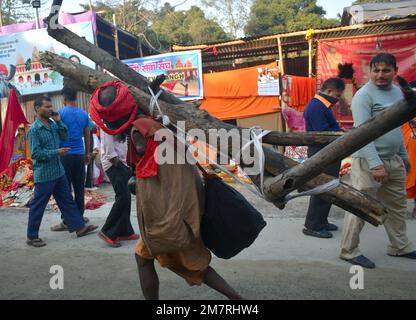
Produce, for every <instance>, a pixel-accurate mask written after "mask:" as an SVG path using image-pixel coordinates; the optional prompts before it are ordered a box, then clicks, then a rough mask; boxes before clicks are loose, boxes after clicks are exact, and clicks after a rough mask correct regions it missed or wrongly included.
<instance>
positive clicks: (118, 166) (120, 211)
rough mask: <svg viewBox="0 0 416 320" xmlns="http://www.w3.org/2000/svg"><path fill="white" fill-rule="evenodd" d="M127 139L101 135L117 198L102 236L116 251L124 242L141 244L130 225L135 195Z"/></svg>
mask: <svg viewBox="0 0 416 320" xmlns="http://www.w3.org/2000/svg"><path fill="white" fill-rule="evenodd" d="M126 157H127V141H126V136H124V135H116V136H111V135H109V134H107V133H105V132H104V131H102V133H101V163H102V165H103V168H104V171H105V172H106V174H107V176H108V178H109V179H110V182H111V184H112V186H113V188H114V192H115V194H116V197H115V202H114V204H113V207H112V208H111V211H110V213H109V215H108V217H107V220H106V222H105V224H104V226H103V227H102V229H101V231H100V232H99V233H98V236H99V237H100V238H101V239H103V240H104V241H105V242H107V243H108V244H109V245H110V246H112V247H119V246H120V245H121V244H120V241H123V240H137V239H138V238H139V236H138V235H136V234H135V233H134V230H133V227H132V226H131V222H130V211H131V195H130V191H129V189H128V180H129V179H130V176H131V172H130V168H129V167H128V165H127V162H126Z"/></svg>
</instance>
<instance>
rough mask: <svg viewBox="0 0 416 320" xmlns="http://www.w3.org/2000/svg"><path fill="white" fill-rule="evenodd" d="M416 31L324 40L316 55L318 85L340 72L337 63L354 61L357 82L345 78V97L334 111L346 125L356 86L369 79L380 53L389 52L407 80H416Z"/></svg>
mask: <svg viewBox="0 0 416 320" xmlns="http://www.w3.org/2000/svg"><path fill="white" fill-rule="evenodd" d="M415 49H416V32H414V31H413V32H403V33H395V34H386V35H378V36H364V37H353V38H348V39H346V38H344V39H332V40H321V41H319V46H318V56H317V64H316V69H317V85H318V88H320V87H321V85H322V83H323V82H324V81H325V80H326V79H328V78H331V77H336V76H337V75H338V72H339V70H338V64H340V63H341V64H344V63H352V67H353V69H354V71H355V72H354V81H355V84H356V87H355V86H354V85H353V83H352V81H351V80H346V88H345V93H344V96H345V99H342V100H341V101H340V102H339V103H338V104H336V105H335V106H334V107H333V108H332V110H333V112H334V114H335V117H336V118H337V120H338V121H339V122H340V124H341V126H342V127H344V128H351V127H352V123H353V121H352V113H351V110H350V109H351V106H350V104H351V100H352V97H353V95H354V94H355V92H356V91H357V87H358V88H359V87H361V86H362V85H364V84H365V83H366V82H368V81H369V79H370V78H369V75H370V74H369V73H370V61H371V59H372V58H373V57H374V56H375V55H376V54H378V53H381V52H388V53H391V54H393V55H394V56H395V57H396V59H397V64H398V67H399V72H398V74H399V75H400V76H402V77H404V78H406V79H407V80H408V81H412V80H416V54H415Z"/></svg>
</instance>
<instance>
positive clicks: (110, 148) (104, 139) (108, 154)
mask: <svg viewBox="0 0 416 320" xmlns="http://www.w3.org/2000/svg"><path fill="white" fill-rule="evenodd" d="M114 137H115V136H112V135H109V134H107V133H105V132H104V131H101V163H102V164H103V169H104V171H107V170H108V169H110V168H111V166H112V163H111V161H110V160H111V159H113V158H115V157H118V158H119V160H120V161H121V162H122V163H123V164H124V165H125V166H127V161H126V159H127V141H124V142H119V141H116V139H115V138H114Z"/></svg>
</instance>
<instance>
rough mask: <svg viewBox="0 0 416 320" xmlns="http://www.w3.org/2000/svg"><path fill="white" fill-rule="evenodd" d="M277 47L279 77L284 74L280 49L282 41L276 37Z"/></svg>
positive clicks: (281, 50)
mask: <svg viewBox="0 0 416 320" xmlns="http://www.w3.org/2000/svg"><path fill="white" fill-rule="evenodd" d="M277 46H278V49H279V73H280V74H281V75H284V74H285V65H284V61H283V49H282V40H281V38H280V37H277Z"/></svg>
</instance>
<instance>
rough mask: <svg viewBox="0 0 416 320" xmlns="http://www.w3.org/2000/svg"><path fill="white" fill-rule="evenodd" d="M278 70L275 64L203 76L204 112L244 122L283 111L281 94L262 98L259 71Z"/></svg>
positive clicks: (202, 107) (222, 118) (220, 117)
mask: <svg viewBox="0 0 416 320" xmlns="http://www.w3.org/2000/svg"><path fill="white" fill-rule="evenodd" d="M259 68H263V69H265V68H266V69H268V68H277V66H276V63H272V64H268V65H263V66H256V67H250V68H244V69H238V70H232V71H224V72H215V73H207V74H204V75H203V82H204V99H203V100H202V106H201V109H203V110H206V111H208V113H209V114H211V115H212V116H214V117H216V118H218V119H221V120H229V119H241V118H247V117H253V116H258V115H262V114H268V113H273V112H278V111H280V103H279V99H278V95H277V93H276V95H275V96H259V93H258V78H259V72H258V69H259Z"/></svg>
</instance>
